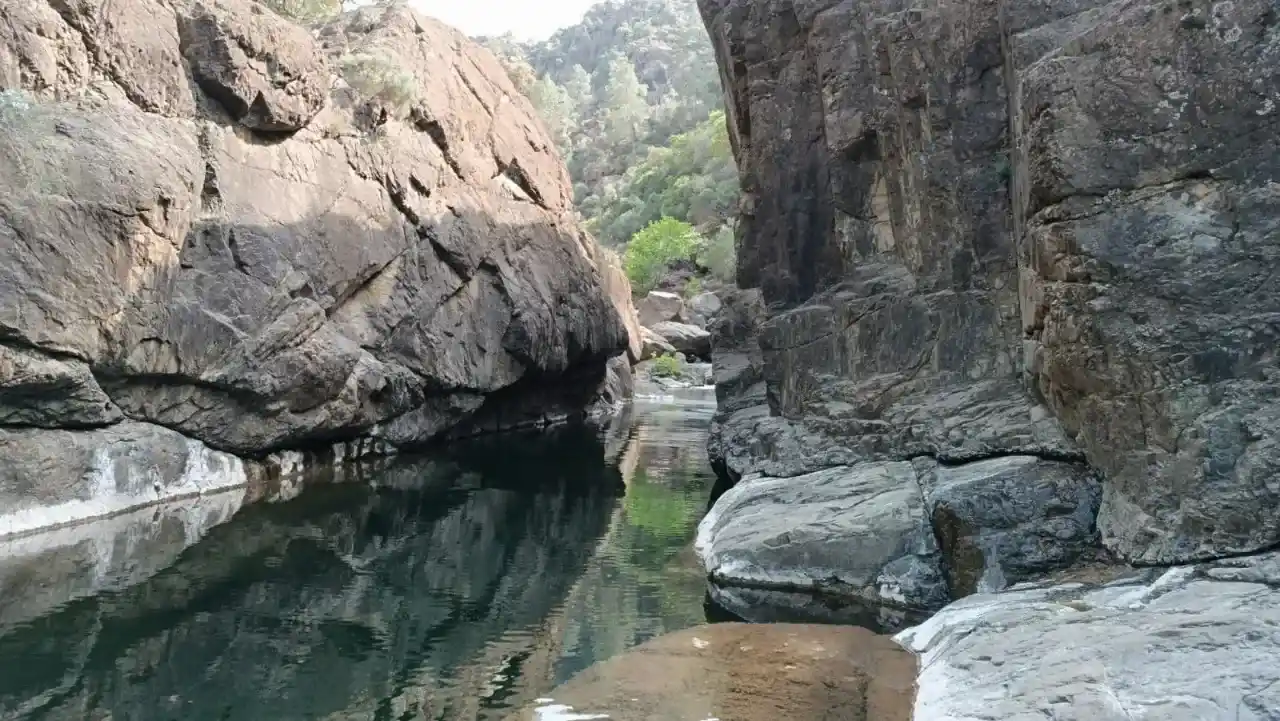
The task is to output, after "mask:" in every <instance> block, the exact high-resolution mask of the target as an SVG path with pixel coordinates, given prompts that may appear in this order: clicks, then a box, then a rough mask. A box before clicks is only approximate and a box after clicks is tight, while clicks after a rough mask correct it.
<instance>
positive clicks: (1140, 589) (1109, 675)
mask: <svg viewBox="0 0 1280 721" xmlns="http://www.w3.org/2000/svg"><path fill="white" fill-rule="evenodd" d="M1277 588H1280V561H1278V560H1277V558H1276V556H1275V555H1265V556H1260V557H1255V558H1246V559H1234V560H1232V561H1227V562H1219V563H1214V564H1206V565H1202V566H1181V567H1176V568H1173V569H1169V570H1167V571H1164V572H1162V573H1158V572H1153V573H1148V574H1146V575H1145V577H1138V578H1132V579H1127V580H1122V581H1116V582H1113V583H1111V584H1108V585H1104V586H1100V587H1099V586H1086V585H1084V584H1080V583H1074V584H1065V585H1059V586H1043V587H1034V588H1026V589H1018V590H1013V591H1008V592H1005V593H1001V594H996V595H977V596H971V597H969V598H966V599H964V600H962V601H958V602H956V603H954V604H952V605H951V606H950V607H948V608H947V609H946V610H944V611H942V612H941V613H939V614H938V615H936V616H934V617H933V618H931V619H929V620H928V621H927V622H925V623H924V624H923V625H921V626H919V627H916V628H913V629H910V630H908V631H905V632H903V633H901V634H899V635H898V636H897V638H898V640H899V642H901V643H902V644H903V645H905V646H906V647H907V648H908V649H910V650H912V651H915V652H916V653H918V654H920V667H921V672H920V676H919V678H918V679H917V682H916V683H917V689H918V691H917V695H916V700H915V713H914V715H913V718H915V719H916V720H917V721H933V720H935V719H938V720H940V719H961V718H991V719H1033V718H1046V717H1047V718H1055V719H1066V720H1068V721H1086V720H1087V721H1129V720H1130V719H1140V718H1145V719H1179V720H1181V719H1187V720H1188V721H1190V719H1196V720H1197V721H1235V720H1236V719H1251V720H1252V721H1270V720H1271V719H1275V718H1277V714H1278V713H1280V694H1278V693H1277V691H1278V689H1280V684H1277V683H1276V669H1275V664H1274V662H1273V661H1272V660H1271V659H1273V658H1274V656H1275V654H1276V652H1277V643H1278V641H1277V637H1276V634H1275V632H1274V628H1275V627H1276V625H1277V624H1280V591H1278V590H1277ZM1085 639H1087V642H1086V643H1082V642H1081V641H1082V640H1085Z"/></svg>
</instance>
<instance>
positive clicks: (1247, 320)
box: [699, 0, 1280, 601]
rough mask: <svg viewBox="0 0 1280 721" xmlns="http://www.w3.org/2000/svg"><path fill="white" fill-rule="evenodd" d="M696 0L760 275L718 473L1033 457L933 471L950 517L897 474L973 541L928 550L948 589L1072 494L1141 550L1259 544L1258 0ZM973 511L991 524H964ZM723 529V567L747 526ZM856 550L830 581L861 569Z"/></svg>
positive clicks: (1263, 221)
mask: <svg viewBox="0 0 1280 721" xmlns="http://www.w3.org/2000/svg"><path fill="white" fill-rule="evenodd" d="M699 4H700V7H701V9H702V12H703V16H704V18H705V20H706V24H707V27H708V30H709V32H710V35H711V38H712V42H713V44H714V45H715V47H716V51H717V56H718V60H719V63H720V66H721V71H722V77H723V81H724V85H725V90H726V99H727V104H728V106H729V113H728V115H729V124H730V134H731V137H732V139H733V144H734V148H735V151H736V155H737V158H738V162H739V168H740V172H741V177H742V185H743V190H744V195H745V198H744V203H743V208H744V209H743V213H742V218H741V223H740V228H739V237H738V251H739V253H738V255H739V267H738V281H739V284H740V285H741V286H742V287H744V288H749V289H752V290H749V291H744V299H742V300H741V301H740V302H739V303H738V310H736V311H734V310H728V311H725V312H723V313H722V322H721V325H720V326H719V327H718V332H717V333H716V338H715V344H716V353H715V355H716V362H717V370H716V373H717V378H718V379H719V378H720V377H722V376H723V377H725V378H727V379H728V378H731V379H734V383H735V384H734V387H733V390H732V391H730V390H729V389H725V390H724V392H723V395H724V396H725V397H723V398H722V399H721V401H722V411H721V418H720V419H719V421H718V423H717V425H716V429H715V430H716V436H715V437H714V438H713V439H712V448H711V450H712V455H713V456H714V457H715V458H716V459H717V461H718V462H719V463H720V464H721V465H722V467H723V468H724V470H725V472H726V473H727V474H728V475H730V476H731V477H734V478H740V477H747V478H749V479H750V478H759V479H761V480H762V481H767V480H768V477H787V478H793V479H794V482H795V483H796V484H799V485H800V486H802V487H808V488H810V489H811V490H812V489H816V490H815V491H814V492H815V493H818V495H819V496H820V495H821V489H822V488H823V487H824V483H829V477H830V474H831V472H832V471H831V469H833V468H835V469H841V468H843V469H848V470H846V471H844V472H836V476H838V477H840V478H843V479H845V480H844V481H842V483H846V484H847V483H855V484H856V483H857V482H858V481H857V480H856V478H857V477H865V476H866V474H868V473H871V474H872V475H875V474H876V473H881V471H876V470H875V469H874V468H873V469H872V470H867V468H866V464H881V465H883V464H893V463H900V462H904V461H913V460H914V461H916V462H917V463H918V462H919V461H920V460H921V459H926V460H929V461H931V462H934V463H937V464H941V465H942V466H943V467H944V468H950V469H952V470H955V469H957V468H958V469H959V470H958V471H955V472H958V473H960V474H961V475H965V474H966V473H967V471H965V470H964V469H965V468H966V467H968V466H969V465H973V464H974V462H975V461H983V460H987V459H994V458H999V457H1003V456H1023V457H1028V458H1038V459H1040V460H1041V461H1042V462H1043V463H1047V464H1050V466H1051V467H1052V468H1053V469H1054V470H1053V472H1052V474H1051V475H1052V478H1051V479H1050V480H1049V481H1048V482H1046V481H1045V480H1044V476H1043V475H1040V474H1030V475H1027V474H1022V475H1023V476H1024V477H1023V479H1022V481H1021V482H1010V481H1011V480H1013V481H1017V480H1018V477H1019V474H1017V473H1015V474H1014V475H1013V476H1010V475H1009V474H1007V473H1004V472H999V473H996V474H995V475H994V476H990V475H989V476H987V477H986V478H987V480H985V481H981V482H980V483H979V486H977V487H975V486H973V485H972V484H973V483H974V482H975V481H974V478H972V477H970V478H969V479H968V480H967V481H965V482H966V483H967V484H969V488H968V490H965V491H964V493H961V494H955V493H951V494H949V495H950V498H951V499H952V500H951V502H950V505H949V506H948V508H949V509H951V510H952V511H954V510H955V508H957V505H956V503H958V502H962V503H960V505H961V506H964V507H965V508H966V509H967V510H965V511H964V513H967V514H968V515H969V518H968V521H967V522H965V523H950V524H949V523H948V522H947V519H948V518H952V519H954V518H956V516H955V515H954V513H951V511H947V512H946V513H943V514H942V516H941V517H940V516H939V515H938V506H937V498H938V495H937V493H935V492H933V491H931V490H930V487H929V483H928V481H929V479H928V477H927V475H921V474H920V473H918V472H917V473H915V474H909V473H908V474H900V475H902V476H903V477H904V478H911V477H912V476H914V478H911V480H908V481H903V482H904V483H911V482H912V481H914V485H916V486H918V487H919V488H918V491H917V492H918V494H919V495H920V496H921V498H922V501H921V503H922V507H923V509H924V510H923V512H924V514H925V515H928V516H930V518H931V520H932V525H933V530H934V535H935V537H936V538H937V539H938V541H939V543H940V544H941V545H943V546H945V545H947V543H948V540H947V539H948V538H950V539H951V540H952V545H953V546H956V544H955V543H954V541H955V539H957V538H964V537H969V538H972V539H977V540H974V541H973V542H972V543H970V544H969V545H968V546H965V545H964V544H960V545H959V546H956V547H957V548H960V549H961V550H962V551H963V553H961V556H954V555H953V556H952V557H950V558H943V560H942V561H941V562H940V568H941V570H942V572H943V573H944V575H946V577H947V579H948V583H949V586H950V587H951V589H952V592H953V593H961V594H962V593H963V592H964V591H967V590H973V584H972V583H971V581H972V580H973V579H974V578H975V577H979V576H984V575H985V576H986V577H987V578H988V579H989V580H990V583H986V584H981V583H980V584H978V585H977V590H998V589H999V588H1000V587H1003V586H1004V585H1006V584H1007V583H1009V582H1011V581H1013V580H1016V579H1017V577H1018V576H1019V575H1021V574H1022V573H1025V572H1026V571H1028V570H1034V569H1028V568H1025V567H1023V568H1022V569H1021V572H1019V573H1010V572H1007V571H1013V570H1015V567H1017V566H1018V563H1016V562H1010V563H1006V562H1005V561H1002V560H1000V559H1001V558H1006V559H1007V558H1009V557H1008V556H1007V553H1008V550H1007V549H1008V548H1010V546H1009V544H1010V543H1012V545H1013V546H1014V547H1019V548H1022V549H1024V550H1025V549H1027V548H1029V546H1028V545H1027V543H1029V542H1032V545H1035V544H1037V543H1038V544H1049V545H1052V544H1053V543H1054V541H1053V539H1052V538H1050V536H1051V535H1052V534H1047V533H1045V532H1044V531H1043V529H1045V528H1047V527H1052V526H1053V524H1054V523H1055V522H1056V521H1054V519H1059V518H1062V517H1064V516H1070V517H1071V518H1076V514H1078V513H1080V512H1081V510H1082V509H1084V511H1086V512H1089V510H1088V509H1089V508H1090V505H1091V504H1092V506H1093V508H1096V509H1097V511H1096V512H1097V516H1096V531H1097V533H1098V534H1099V535H1098V536H1097V537H1098V538H1100V540H1101V543H1102V544H1103V545H1104V546H1105V547H1106V548H1107V549H1109V551H1110V552H1112V553H1114V554H1115V555H1116V556H1118V557H1120V558H1121V559H1123V560H1127V561H1131V562H1135V563H1144V564H1169V563H1179V562H1187V561H1194V560H1202V559H1209V558H1214V557H1219V556H1225V555H1230V554H1240V553H1248V552H1254V551H1258V550H1260V549H1264V548H1266V547H1268V546H1271V545H1274V544H1276V543H1277V542H1280V522H1278V521H1277V519H1278V518H1280V514H1278V513H1277V509H1278V508H1280V486H1277V483H1276V479H1277V478H1278V477H1280V476H1278V474H1280V422H1278V421H1280V365H1278V363H1277V348H1280V343H1278V342H1277V341H1278V338H1277V335H1278V334H1280V282H1278V281H1277V280H1276V278H1277V277H1280V276H1278V275H1277V271H1278V270H1280V220H1277V219H1278V218H1280V185H1277V177H1278V171H1280V152H1277V151H1278V150H1280V148H1278V147H1277V146H1278V144H1280V140H1278V136H1277V134H1276V132H1275V129H1276V118H1277V117H1280V105H1278V104H1280V70H1278V69H1277V68H1278V67H1280V66H1277V64H1276V62H1275V61H1276V60H1277V59H1280V17H1278V16H1277V13H1276V8H1275V4H1274V2H1272V1H1271V0H1236V1H1234V2H1210V1H1209V0H1169V1H1155V0H1151V1H1146V0H1112V1H1106V0H1079V1H1076V2H1069V3H1043V2H1035V1H1033V0H966V1H965V2H959V1H955V0H940V1H939V2H933V3H928V4H924V5H919V6H915V7H911V8H906V7H903V6H902V4H901V3H896V2H883V1H881V0H843V1H836V0H766V1H764V2H748V1H747V0H699ZM734 313H736V314H737V316H738V318H739V320H738V321H736V322H729V321H727V320H725V318H726V317H729V316H732V315H733V314H734ZM744 347H745V348H746V350H744ZM737 379H742V380H737ZM757 379H758V381H757ZM1047 467H1048V466H1047ZM823 473H826V474H827V476H821V474H823ZM814 474H819V476H820V478H818V480H821V479H823V478H825V479H827V481H824V483H819V482H818V480H815V475H814ZM850 474H852V475H850ZM970 475H972V474H970ZM1069 478H1074V480H1069ZM850 479H852V480H850ZM1001 479H1003V480H1001ZM1099 482H1100V484H1101V486H1100V490H1096V485H1095V484H1097V483H1099ZM1046 483H1047V485H1048V486H1052V487H1053V489H1054V490H1052V492H1047V493H1046V492H1043V489H1044V488H1045V486H1046ZM974 488H979V489H986V490H978V491H975V490H974ZM1036 488H1040V489H1041V490H1034V489H1036ZM793 492H795V493H799V492H800V491H793ZM1028 493H1030V495H1027V494H1028ZM974 494H976V495H974ZM809 495H810V497H813V494H809ZM944 495H945V494H944ZM1098 495H1100V503H1099V502H1096V501H1090V498H1096V497H1097V496H1098ZM984 497H985V498H987V499H988V500H986V501H974V500H973V499H974V498H979V499H980V498H984ZM840 500H841V499H840V498H838V497H832V498H827V499H826V501H825V502H828V503H832V504H836V506H838V505H839V502H840ZM1003 504H1014V505H1015V506H1022V508H1021V509H1020V510H1017V511H1016V512H1011V511H1010V509H1009V508H1008V507H1007V505H1003ZM915 507H916V506H915V505H914V504H913V505H911V507H910V508H908V507H907V506H903V507H901V508H897V507H895V509H891V510H889V511H886V513H889V514H890V515H895V514H896V517H898V518H906V517H909V516H910V514H911V513H917V511H916V510H913V509H915ZM1002 509H1003V510H1002ZM828 510H830V508H828ZM784 512H785V511H784ZM949 513H950V515H948V514H949ZM993 514H994V516H1001V517H1002V518H1003V520H1002V521H999V522H997V526H998V527H1000V528H1002V529H1003V530H1002V532H1001V534H1000V535H1002V536H1003V538H1004V540H1003V541H1000V542H999V543H996V542H995V541H990V542H987V541H982V540H981V538H982V536H983V535H984V534H985V533H986V531H985V530H984V528H987V526H985V525H983V524H989V523H991V522H992V519H993V518H994V516H993ZM1090 514H1091V512H1090ZM962 515H963V514H962ZM980 518H986V519H987V520H985V521H981V522H978V521H979V520H980ZM962 520H963V519H962ZM974 523H978V525H974ZM781 525H786V524H781ZM1071 525H1072V528H1073V529H1075V530H1072V531H1071V532H1070V533H1067V535H1066V536H1065V537H1064V538H1067V539H1070V540H1068V541H1067V543H1066V547H1067V548H1068V549H1071V548H1075V549H1076V550H1072V551H1069V552H1067V553H1065V554H1057V558H1056V560H1054V561H1053V562H1052V563H1049V564H1048V565H1047V566H1042V567H1041V570H1045V569H1046V568H1052V567H1056V566H1060V565H1064V564H1067V565H1069V564H1070V563H1073V562H1075V561H1077V560H1079V559H1080V558H1081V557H1083V556H1087V555H1088V552H1087V551H1086V550H1085V549H1084V547H1087V546H1092V545H1094V544H1095V543H1096V541H1094V540H1091V539H1092V538H1093V537H1092V535H1091V534H1093V533H1094V528H1093V527H1092V525H1091V526H1090V528H1087V529H1079V528H1078V527H1077V526H1078V524H1077V523H1076V522H1075V521H1073V522H1072V524H1071ZM948 528H949V529H950V530H948ZM1017 528H1022V529H1025V530H1024V531H1020V532H1016V533H1014V536H1013V537H1010V536H1009V533H1007V532H1006V531H1008V532H1013V531H1012V530H1010V529H1017ZM1036 529H1040V530H1039V531H1037V530H1036ZM753 530H754V532H755V533H757V534H758V533H761V532H762V531H761V527H760V526H757V527H756V528H755V529H753ZM872 530H874V529H872ZM804 532H809V533H810V534H811V536H810V539H809V540H810V541H812V540H813V538H815V537H821V535H822V534H823V533H825V532H827V531H823V530H822V529H821V528H820V527H812V526H806V527H804V528H800V529H795V528H792V529H789V535H787V536H786V538H785V539H783V543H782V544H781V545H779V544H778V543H777V541H778V538H775V537H772V536H771V537H769V538H767V539H760V538H758V539H756V541H759V542H760V543H761V544H765V545H771V546H772V548H773V550H772V551H770V552H771V553H774V554H783V555H785V554H786V553H788V551H786V550H785V549H782V547H783V546H786V545H787V544H788V543H800V544H803V543H804V542H805V540H804V539H803V538H800V537H801V536H803V533H804ZM1029 532H1038V533H1040V534H1041V538H1039V539H1038V540H1037V539H1035V538H1034V537H1032V538H1029V537H1028V536H1027V533H1029ZM1019 534H1021V535H1019ZM798 538H799V539H800V540H796V539H798ZM721 540H722V544H721V546H720V548H719V549H718V550H717V549H716V538H715V535H714V534H712V536H711V537H710V538H709V539H708V541H707V543H708V544H709V545H708V549H709V550H708V553H709V554H710V555H708V556H706V558H708V559H710V563H711V565H712V566H713V567H714V566H715V565H716V561H715V558H717V557H719V556H718V554H721V553H729V554H730V555H732V552H735V551H738V550H742V549H743V548H744V547H743V546H741V545H740V544H741V543H742V542H741V541H737V542H730V541H729V540H728V539H721ZM1081 540H1084V541H1087V543H1084V544H1083V547H1082V546H1081V545H1080V542H1081ZM752 543H754V541H753V542H752ZM1002 544H1003V545H1002ZM760 547H761V546H760V545H759V544H757V545H755V546H748V547H747V549H748V550H750V549H752V548H755V549H758V548H760ZM966 548H967V549H968V550H965V549H966ZM780 549H782V550H780ZM1001 549H1005V550H1001ZM793 550H794V549H793ZM1038 553H1039V556H1040V557H1042V558H1047V557H1048V556H1053V555H1054V554H1053V553H1048V554H1047V555H1046V553H1045V549H1041V551H1039V552H1038ZM965 554H967V555H965ZM975 554H976V555H975ZM945 555H946V554H945V552H944V556H945ZM1035 555H1036V554H1032V556H1033V557H1034V556H1035ZM796 557H801V556H796ZM962 557H963V558H962ZM1015 557H1022V558H1023V559H1024V560H1025V558H1026V557H1027V556H1026V554H1025V553H1021V552H1020V553H1017V554H1015ZM900 558H901V551H900V549H899V550H896V551H891V552H886V553H884V554H882V555H881V556H880V557H878V558H877V559H875V561H876V563H875V564H874V565H875V569H880V568H882V567H883V566H884V565H885V564H889V563H892V562H894V561H897V560H899V559H900ZM964 558H967V559H968V560H964ZM753 559H754V560H756V561H758V560H760V557H759V555H758V554H753ZM863 561H864V562H867V561H866V559H863ZM975 564H976V567H977V568H979V569H982V568H986V569H987V572H986V573H978V574H976V575H975V573H974V572H973V567H974V566H975ZM993 564H994V566H995V568H992V565H993ZM1032 565H1033V566H1034V565H1035V564H1032ZM965 567H967V568H968V570H966V568H965ZM773 568H774V570H777V569H778V567H777V566H774V567H773ZM713 570H714V568H713ZM855 570H856V571H857V573H854V572H853V571H855ZM865 570H866V569H853V570H851V571H850V575H851V576H852V578H845V579H842V580H844V581H845V582H847V583H852V584H854V585H855V586H857V587H858V588H864V587H866V588H872V589H874V588H875V583H874V580H875V577H876V573H875V572H873V573H871V574H870V576H869V578H870V582H869V585H868V582H867V579H868V576H867V575H866V574H865ZM996 571H1000V572H1001V573H999V574H997V573H995V572H996ZM877 572H878V570H877ZM860 574H861V575H860ZM728 575H729V576H730V577H731V578H728V579H726V580H728V581H733V580H734V578H732V577H733V576H734V574H732V573H730V574H728ZM836 575H837V576H839V575H840V574H839V573H837V574H836ZM737 581H739V582H742V583H751V582H752V580H751V579H750V578H748V577H737ZM873 595H881V594H879V592H875V593H873ZM921 600H922V601H923V600H924V599H921Z"/></svg>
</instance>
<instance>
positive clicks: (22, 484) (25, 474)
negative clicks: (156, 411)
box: [0, 422, 254, 537]
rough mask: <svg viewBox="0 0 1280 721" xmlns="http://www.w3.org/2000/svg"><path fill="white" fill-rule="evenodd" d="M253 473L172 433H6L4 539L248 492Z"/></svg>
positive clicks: (1, 499)
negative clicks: (201, 497)
mask: <svg viewBox="0 0 1280 721" xmlns="http://www.w3.org/2000/svg"><path fill="white" fill-rule="evenodd" d="M253 473H254V469H253V468H251V467H249V466H247V465H246V463H245V462H244V461H242V460H240V459H239V458H237V457H235V456H233V455H230V454H228V453H222V452H220V451H215V450H211V449H210V448H208V447H207V446H205V445H204V444H203V443H200V442H199V441H195V440H192V439H190V438H185V437H183V436H182V435H180V434H178V433H175V432H173V431H170V430H168V429H165V428H160V427H158V426H153V425H149V424H144V423H134V422H124V423H118V424H116V425H114V426H111V427H109V428H102V429H98V430H79V431H66V430H44V429H35V428H29V429H10V428H0V508H2V509H4V510H3V511H2V512H0V537H3V536H10V535H15V534H22V533H29V532H31V531H34V530H37V529H41V528H50V527H55V526H63V525H67V524H70V523H74V522H77V521H84V520H87V519H90V518H101V517H105V516H110V515H113V514H116V513H120V512H123V511H127V510H130V509H132V508H136V507H138V506H145V505H149V504H153V503H159V502H161V501H166V500H171V499H175V498H181V497H183V496H192V495H199V494H203V493H209V492H214V491H220V490H226V489H230V488H237V487H240V486H244V485H246V484H248V483H249V481H250V480H251V475H252V474H253Z"/></svg>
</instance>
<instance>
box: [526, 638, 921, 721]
mask: <svg viewBox="0 0 1280 721" xmlns="http://www.w3.org/2000/svg"><path fill="white" fill-rule="evenodd" d="M915 675H916V662H915V658H914V657H913V656H912V655H911V654H910V653H907V652H906V651H904V650H903V649H902V648H901V647H899V646H898V645H897V644H895V643H894V642H893V641H892V640H891V639H890V638H889V637H888V636H879V635H877V634H874V633H872V632H870V631H867V630H866V629H862V628H857V627H854V626H804V625H792V624H740V623H725V624H715V625H710V626H699V627H696V628H691V629H687V630H685V631H679V632H677V633H672V634H667V635H665V636H661V637H659V638H657V639H654V640H652V641H650V642H648V643H646V644H643V645H641V646H637V647H636V648H634V649H632V650H630V651H628V652H626V653H624V654H622V655H621V656H617V657H615V658H612V659H610V660H608V661H605V662H603V663H599V664H596V665H595V666H592V667H591V668H589V669H587V670H586V671H583V672H582V673H581V674H579V675H578V676H576V677H574V678H573V679H572V680H571V681H569V682H568V683H566V684H564V685H563V686H560V687H559V688H557V689H555V690H554V691H552V692H551V693H550V694H549V698H550V700H549V701H545V702H543V703H540V704H538V705H536V706H534V707H531V708H527V709H524V710H522V711H520V712H519V713H516V714H513V715H511V716H509V717H508V718H507V721H554V720H555V719H565V718H583V719H586V718H608V719H611V720H612V721H706V720H707V719H722V721H778V720H779V719H797V720H799V719H806V720H807V719H826V718H832V719H834V718H839V719H841V721H910V719H911V707H912V699H913V694H914V687H915ZM573 714H581V715H576V716H575V715H573Z"/></svg>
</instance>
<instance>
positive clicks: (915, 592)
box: [698, 456, 1100, 609]
mask: <svg viewBox="0 0 1280 721" xmlns="http://www.w3.org/2000/svg"><path fill="white" fill-rule="evenodd" d="M1099 496H1100V488H1099V485H1098V483H1097V481H1096V479H1095V478H1094V475H1093V472H1092V471H1091V470H1090V469H1089V468H1088V467H1087V466H1084V465H1083V464H1078V463H1064V462H1058V461H1046V460H1042V459H1039V458H1035V457H1032V456H1009V457H1002V458H993V459H987V460H982V461H975V462H973V463H966V464H962V465H955V466H944V465H940V464H939V463H938V462H937V461H934V460H932V459H928V458H918V459H915V460H914V461H911V462H888V463H867V464H861V465H856V466H846V467H837V468H830V469H827V470H823V471H817V472H813V473H809V474H805V475H800V476H795V477H791V478H768V477H762V476H759V475H748V476H746V477H744V478H743V479H742V480H740V481H739V482H738V483H737V485H735V486H734V487H733V488H732V489H730V490H729V491H728V492H726V493H725V494H724V495H723V496H722V497H721V498H720V499H718V500H717V501H716V503H715V505H714V506H713V507H712V509H711V511H710V512H709V513H708V514H707V516H706V518H705V519H704V520H703V522H702V525H701V526H699V532H698V550H699V554H700V556H701V557H702V559H703V562H704V563H705V564H706V567H707V570H708V572H709V573H710V574H711V576H712V578H713V580H715V581H716V582H717V583H719V584H722V585H729V586H745V587H764V588H775V589H778V588H781V589H787V590H805V589H808V590H820V591H823V592H825V593H828V594H832V595H835V596H837V597H844V598H858V599H861V600H864V601H871V602H874V603H885V604H891V605H896V606H900V607H906V608H915V609H932V608H939V607H941V606H942V605H943V604H944V603H946V601H947V600H948V599H950V598H960V597H962V596H966V595H969V594H972V593H974V592H975V591H999V590H1001V589H1004V588H1006V587H1007V586H1009V585H1012V584H1014V583H1017V582H1019V581H1023V580H1026V579H1031V578H1036V577H1039V576H1042V575H1043V574H1045V573H1047V572H1050V571H1054V570H1058V569H1063V568H1068V567H1070V566H1073V565H1075V564H1078V563H1080V562H1083V561H1087V560H1092V559H1093V557H1094V553H1095V551H1096V549H1097V530H1096V528H1095V527H1094V518H1095V516H1096V514H1097V507H1098V502H1099Z"/></svg>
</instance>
